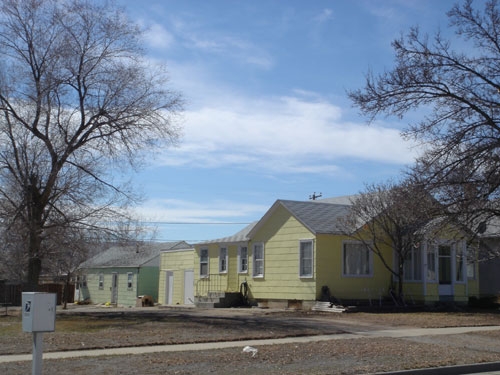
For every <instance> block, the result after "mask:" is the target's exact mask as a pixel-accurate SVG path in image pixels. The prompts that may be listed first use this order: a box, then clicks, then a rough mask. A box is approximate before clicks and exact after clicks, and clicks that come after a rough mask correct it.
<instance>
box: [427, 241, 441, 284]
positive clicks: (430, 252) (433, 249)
mask: <svg viewBox="0 0 500 375" xmlns="http://www.w3.org/2000/svg"><path fill="white" fill-rule="evenodd" d="M429 256H431V257H432V258H433V259H434V260H433V261H434V270H433V271H434V278H430V277H429V266H430V265H429ZM424 261H425V264H424V270H425V272H424V273H425V282H426V283H427V284H437V283H439V275H438V272H439V269H438V268H439V263H438V262H439V259H438V253H437V245H436V244H427V249H426V251H425V258H424Z"/></svg>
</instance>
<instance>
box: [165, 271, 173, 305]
mask: <svg viewBox="0 0 500 375" xmlns="http://www.w3.org/2000/svg"><path fill="white" fill-rule="evenodd" d="M173 294H174V273H173V272H172V271H165V303H166V304H167V305H171V304H172V298H173Z"/></svg>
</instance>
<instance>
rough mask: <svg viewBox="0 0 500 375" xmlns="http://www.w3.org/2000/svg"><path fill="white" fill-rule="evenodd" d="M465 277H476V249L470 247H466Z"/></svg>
mask: <svg viewBox="0 0 500 375" xmlns="http://www.w3.org/2000/svg"><path fill="white" fill-rule="evenodd" d="M467 278H468V279H475V278H476V251H475V249H474V248H470V247H469V248H468V249H467Z"/></svg>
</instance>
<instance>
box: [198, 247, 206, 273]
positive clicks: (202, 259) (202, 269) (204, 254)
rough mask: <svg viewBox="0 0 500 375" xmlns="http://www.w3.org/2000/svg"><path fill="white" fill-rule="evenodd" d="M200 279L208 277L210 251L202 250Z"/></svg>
mask: <svg viewBox="0 0 500 375" xmlns="http://www.w3.org/2000/svg"><path fill="white" fill-rule="evenodd" d="M200 277H208V249H201V250H200Z"/></svg>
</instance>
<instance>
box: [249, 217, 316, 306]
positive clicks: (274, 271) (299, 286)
mask: <svg viewBox="0 0 500 375" xmlns="http://www.w3.org/2000/svg"><path fill="white" fill-rule="evenodd" d="M304 239H314V235H313V234H312V233H311V232H310V231H309V230H308V229H306V228H305V227H304V226H303V225H302V224H301V223H300V222H299V221H298V220H297V219H295V218H294V217H293V216H292V215H291V214H290V213H289V212H288V211H287V210H285V209H284V208H283V207H278V208H277V210H276V211H275V212H274V214H273V215H272V217H270V218H269V220H268V221H267V222H266V225H265V226H263V227H261V228H260V229H259V230H258V231H257V232H256V233H255V235H254V238H253V239H252V241H251V242H250V244H249V278H248V284H249V288H250V296H251V297H253V298H257V299H281V300H315V299H316V279H315V278H316V272H314V275H313V277H312V278H300V276H299V243H300V240H304ZM259 242H263V243H264V277H263V278H259V277H253V276H252V275H253V266H254V264H253V263H254V262H253V258H252V257H253V244H255V243H259ZM314 248H316V245H314ZM313 253H315V251H313ZM316 263H317V262H316V259H314V264H316ZM314 268H315V267H314V266H313V269H314Z"/></svg>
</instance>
